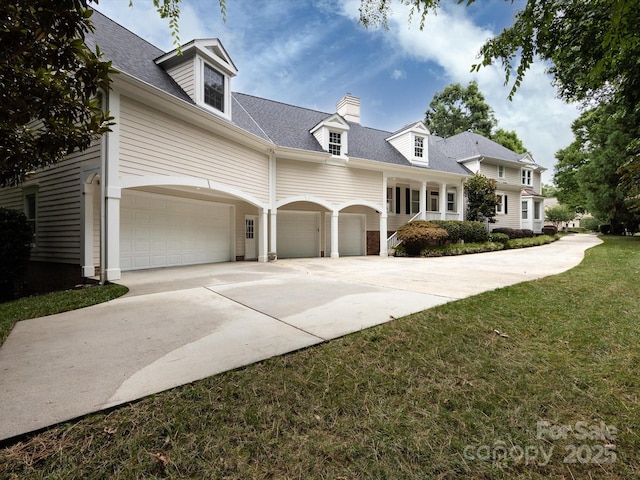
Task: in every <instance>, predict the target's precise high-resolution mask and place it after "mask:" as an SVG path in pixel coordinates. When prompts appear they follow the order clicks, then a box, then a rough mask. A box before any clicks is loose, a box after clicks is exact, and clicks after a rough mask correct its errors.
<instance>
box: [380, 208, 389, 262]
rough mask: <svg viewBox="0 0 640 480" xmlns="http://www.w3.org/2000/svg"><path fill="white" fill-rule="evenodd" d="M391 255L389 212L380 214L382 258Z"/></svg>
mask: <svg viewBox="0 0 640 480" xmlns="http://www.w3.org/2000/svg"><path fill="white" fill-rule="evenodd" d="M388 255H389V249H388V248H387V212H380V256H381V257H386V256H388Z"/></svg>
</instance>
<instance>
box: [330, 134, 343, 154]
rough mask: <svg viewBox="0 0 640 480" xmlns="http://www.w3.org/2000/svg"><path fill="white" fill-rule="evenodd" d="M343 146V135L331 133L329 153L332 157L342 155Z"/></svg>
mask: <svg viewBox="0 0 640 480" xmlns="http://www.w3.org/2000/svg"><path fill="white" fill-rule="evenodd" d="M341 146H342V134H341V133H338V132H329V153H330V154H331V155H338V156H339V155H340V151H341Z"/></svg>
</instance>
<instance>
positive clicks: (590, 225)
mask: <svg viewBox="0 0 640 480" xmlns="http://www.w3.org/2000/svg"><path fill="white" fill-rule="evenodd" d="M580 226H581V227H582V228H586V229H587V230H591V231H593V232H597V231H598V227H599V226H600V222H599V221H598V220H596V219H595V218H593V217H585V218H582V219H580Z"/></svg>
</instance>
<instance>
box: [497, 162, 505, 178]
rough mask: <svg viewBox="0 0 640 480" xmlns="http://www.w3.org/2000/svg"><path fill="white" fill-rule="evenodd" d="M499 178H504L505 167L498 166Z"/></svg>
mask: <svg viewBox="0 0 640 480" xmlns="http://www.w3.org/2000/svg"><path fill="white" fill-rule="evenodd" d="M498 178H504V165H498Z"/></svg>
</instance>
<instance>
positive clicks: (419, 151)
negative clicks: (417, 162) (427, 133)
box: [413, 137, 424, 158]
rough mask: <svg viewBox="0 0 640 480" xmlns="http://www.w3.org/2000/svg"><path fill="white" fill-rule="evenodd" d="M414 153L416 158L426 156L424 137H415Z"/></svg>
mask: <svg viewBox="0 0 640 480" xmlns="http://www.w3.org/2000/svg"><path fill="white" fill-rule="evenodd" d="M413 152H414V153H413V154H414V156H415V157H416V158H422V157H423V156H424V137H415V138H414V141H413Z"/></svg>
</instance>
